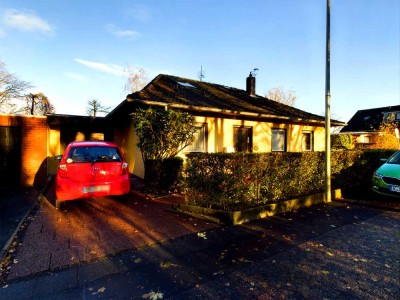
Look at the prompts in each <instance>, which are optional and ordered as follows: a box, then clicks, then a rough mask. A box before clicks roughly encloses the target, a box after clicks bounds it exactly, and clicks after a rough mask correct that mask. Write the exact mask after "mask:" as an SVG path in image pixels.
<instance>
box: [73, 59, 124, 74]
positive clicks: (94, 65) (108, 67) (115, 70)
mask: <svg viewBox="0 0 400 300" xmlns="http://www.w3.org/2000/svg"><path fill="white" fill-rule="evenodd" d="M75 61H76V62H77V63H80V64H81V65H84V66H86V67H88V68H90V69H93V70H96V71H100V72H103V73H107V74H111V75H115V76H126V75H127V73H126V71H125V68H124V67H121V66H118V65H114V64H105V63H101V62H95V61H89V60H84V59H80V58H76V59H75Z"/></svg>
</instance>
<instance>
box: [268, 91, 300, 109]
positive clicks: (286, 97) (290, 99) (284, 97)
mask: <svg viewBox="0 0 400 300" xmlns="http://www.w3.org/2000/svg"><path fill="white" fill-rule="evenodd" d="M266 97H267V98H269V99H271V100H274V101H276V102H279V103H282V104H286V105H289V106H294V104H295V103H296V92H295V91H293V90H291V89H288V90H286V89H285V88H283V87H281V86H278V87H275V88H272V89H270V90H269V91H268V93H267V95H266Z"/></svg>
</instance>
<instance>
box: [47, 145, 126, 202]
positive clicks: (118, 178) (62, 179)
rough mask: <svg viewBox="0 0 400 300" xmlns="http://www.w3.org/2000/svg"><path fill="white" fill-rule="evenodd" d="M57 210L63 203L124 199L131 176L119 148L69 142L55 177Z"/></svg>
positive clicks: (116, 146)
mask: <svg viewBox="0 0 400 300" xmlns="http://www.w3.org/2000/svg"><path fill="white" fill-rule="evenodd" d="M55 190H56V207H57V208H59V207H60V205H61V203H62V202H63V201H68V200H74V199H80V198H89V197H95V196H109V195H125V194H128V193H129V191H130V175H129V170H128V163H127V162H126V160H125V158H124V156H123V153H122V151H121V148H120V147H119V146H118V145H117V144H114V143H110V142H97V141H96V142H94V141H87V142H72V143H70V144H69V145H68V146H67V149H66V150H65V153H64V155H63V156H62V157H61V159H60V164H59V166H58V169H57V175H56V185H55Z"/></svg>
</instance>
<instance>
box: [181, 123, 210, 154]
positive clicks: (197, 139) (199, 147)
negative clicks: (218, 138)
mask: <svg viewBox="0 0 400 300" xmlns="http://www.w3.org/2000/svg"><path fill="white" fill-rule="evenodd" d="M207 135H208V132H207V124H201V125H197V126H196V132H195V133H194V139H193V142H192V144H191V145H189V146H188V147H186V149H185V151H187V152H207Z"/></svg>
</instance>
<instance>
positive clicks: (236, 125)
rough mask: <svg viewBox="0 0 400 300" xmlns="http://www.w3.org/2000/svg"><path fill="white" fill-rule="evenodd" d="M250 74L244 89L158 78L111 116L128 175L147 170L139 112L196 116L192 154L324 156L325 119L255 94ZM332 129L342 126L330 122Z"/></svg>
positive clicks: (336, 122)
mask: <svg viewBox="0 0 400 300" xmlns="http://www.w3.org/2000/svg"><path fill="white" fill-rule="evenodd" d="M255 87H256V78H255V77H254V76H252V74H250V76H249V77H248V78H247V80H246V90H241V89H237V88H232V87H228V86H223V85H220V84H214V83H208V82H203V81H197V80H192V79H187V78H180V77H175V76H170V75H162V74H161V75H158V76H157V77H156V78H155V79H154V80H152V81H151V82H150V83H149V84H148V85H147V86H146V87H145V88H143V89H142V90H141V91H138V92H135V93H133V94H130V95H128V96H127V97H126V99H125V100H124V101H123V102H122V103H120V104H119V105H118V106H117V107H116V108H115V109H114V110H113V111H112V112H110V113H109V114H108V115H107V117H108V118H111V119H112V120H113V125H114V140H115V141H116V142H117V143H118V144H120V145H121V147H122V148H123V149H124V152H125V155H126V158H127V160H128V162H129V168H130V172H131V173H133V174H135V175H137V176H139V177H143V176H144V166H143V161H142V158H141V154H140V151H139V149H138V148H137V146H136V144H137V137H136V135H135V134H134V132H133V128H132V125H131V123H132V122H131V114H132V113H134V112H135V111H136V110H137V109H138V108H146V107H161V108H163V109H178V110H182V111H185V112H189V113H190V114H192V115H194V116H195V121H196V124H197V132H196V134H195V141H194V142H193V144H192V145H191V146H189V147H187V148H186V149H185V150H184V151H183V153H182V154H185V153H188V152H271V151H280V152H282V151H290V152H300V151H324V150H325V118H324V117H322V116H318V115H315V114H311V113H308V112H305V111H303V110H300V109H297V108H294V107H291V106H287V105H284V104H280V103H278V102H275V101H272V100H270V99H267V98H265V97H262V96H259V95H257V94H256V90H255ZM331 124H332V126H343V125H344V123H343V122H340V121H335V120H332V121H331Z"/></svg>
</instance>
